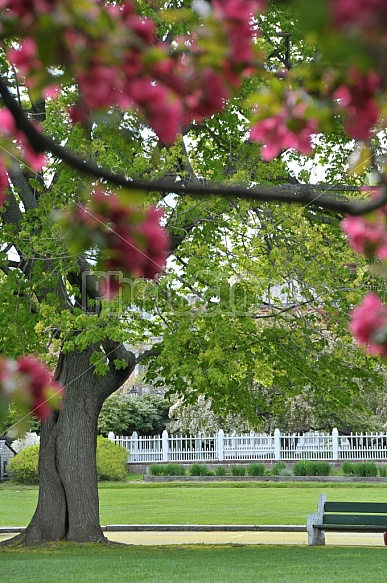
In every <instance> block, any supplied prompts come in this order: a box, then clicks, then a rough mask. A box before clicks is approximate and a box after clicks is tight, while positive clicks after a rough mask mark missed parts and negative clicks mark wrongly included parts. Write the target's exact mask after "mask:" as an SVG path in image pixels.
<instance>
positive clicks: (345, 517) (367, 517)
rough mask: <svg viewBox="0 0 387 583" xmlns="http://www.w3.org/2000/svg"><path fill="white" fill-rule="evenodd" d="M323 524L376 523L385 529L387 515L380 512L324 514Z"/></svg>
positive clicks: (369, 524)
mask: <svg viewBox="0 0 387 583" xmlns="http://www.w3.org/2000/svg"><path fill="white" fill-rule="evenodd" d="M323 524H332V525H334V524H335V525H336V524H342V525H364V526H367V525H368V526H371V525H378V526H384V527H385V528H386V530H387V516H380V514H360V515H357V514H324V518H323Z"/></svg>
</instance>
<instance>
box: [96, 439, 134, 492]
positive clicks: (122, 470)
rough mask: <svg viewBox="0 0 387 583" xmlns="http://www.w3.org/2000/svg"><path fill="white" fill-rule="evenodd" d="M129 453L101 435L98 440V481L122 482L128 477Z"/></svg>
mask: <svg viewBox="0 0 387 583" xmlns="http://www.w3.org/2000/svg"><path fill="white" fill-rule="evenodd" d="M127 459H128V452H127V451H126V449H125V448H124V447H121V445H116V444H115V443H113V442H112V441H110V440H109V439H106V437H102V436H101V435H99V436H98V438H97V475H98V480H108V481H115V482H117V481H120V480H124V479H125V478H126V476H127V473H128V470H127V467H126V463H127Z"/></svg>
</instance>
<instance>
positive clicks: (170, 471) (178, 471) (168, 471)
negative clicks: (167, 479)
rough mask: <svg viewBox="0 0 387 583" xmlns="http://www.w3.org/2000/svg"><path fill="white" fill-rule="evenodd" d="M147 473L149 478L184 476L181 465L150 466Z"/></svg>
mask: <svg viewBox="0 0 387 583" xmlns="http://www.w3.org/2000/svg"><path fill="white" fill-rule="evenodd" d="M149 471H150V474H151V476H185V468H184V466H183V465H182V464H172V463H171V464H152V465H151V467H150V468H149Z"/></svg>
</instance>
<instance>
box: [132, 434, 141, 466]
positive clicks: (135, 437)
mask: <svg viewBox="0 0 387 583" xmlns="http://www.w3.org/2000/svg"><path fill="white" fill-rule="evenodd" d="M130 445H131V447H130V460H131V461H133V462H138V461H140V460H139V459H138V457H139V456H138V433H137V431H133V433H132V437H131V438H130Z"/></svg>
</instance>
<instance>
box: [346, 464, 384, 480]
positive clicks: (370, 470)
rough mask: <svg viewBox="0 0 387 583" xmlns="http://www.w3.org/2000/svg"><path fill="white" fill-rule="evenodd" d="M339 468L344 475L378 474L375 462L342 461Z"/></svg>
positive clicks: (368, 475) (367, 475) (371, 476)
mask: <svg viewBox="0 0 387 583" xmlns="http://www.w3.org/2000/svg"><path fill="white" fill-rule="evenodd" d="M341 469H342V471H343V473H344V474H345V475H346V476H358V477H360V478H375V477H376V476H377V475H378V468H377V465H376V464H375V462H354V463H351V462H343V464H342V465H341Z"/></svg>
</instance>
